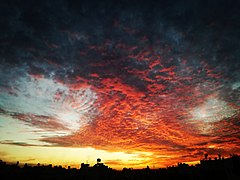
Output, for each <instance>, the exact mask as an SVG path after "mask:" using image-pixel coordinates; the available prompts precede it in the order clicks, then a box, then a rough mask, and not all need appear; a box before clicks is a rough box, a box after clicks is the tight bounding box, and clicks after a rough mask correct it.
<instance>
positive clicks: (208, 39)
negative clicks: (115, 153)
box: [0, 0, 240, 158]
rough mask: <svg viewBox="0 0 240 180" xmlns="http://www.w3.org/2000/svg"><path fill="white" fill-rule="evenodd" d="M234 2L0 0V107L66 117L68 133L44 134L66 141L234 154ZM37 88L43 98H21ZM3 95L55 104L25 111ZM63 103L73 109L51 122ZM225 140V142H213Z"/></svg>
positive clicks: (238, 102)
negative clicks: (212, 149)
mask: <svg viewBox="0 0 240 180" xmlns="http://www.w3.org/2000/svg"><path fill="white" fill-rule="evenodd" d="M239 5H240V4H239V2H237V1H233V0H232V1H224V0H219V1H200V0H199V1H190V0H188V1H173V0H170V1H156V2H155V1H104V2H100V1H91V2H90V1H63V0H60V1H24V3H23V2H22V1H17V0H15V1H11V2H5V3H4V2H2V3H1V5H0V9H1V21H0V26H1V29H0V54H1V56H0V62H1V65H0V67H1V69H0V75H1V77H0V87H1V96H0V97H1V99H2V102H4V103H5V104H4V103H1V104H0V105H1V106H0V108H1V112H2V113H3V114H4V113H5V114H9V113H10V114H11V116H12V117H14V118H16V119H19V120H23V121H26V120H25V119H26V118H28V119H30V120H29V122H28V123H30V125H33V126H36V125H37V126H39V127H41V128H45V129H46V128H48V129H50V130H51V129H52V130H53V129H54V127H58V129H60V130H64V128H66V127H62V125H61V123H63V124H64V123H65V124H64V125H67V128H68V129H70V132H71V133H72V134H71V133H70V135H69V133H67V134H64V135H66V136H63V137H61V138H52V137H51V138H46V139H44V141H47V142H51V143H59V144H62V145H66V146H71V144H78V145H82V146H89V145H91V146H94V147H97V148H100V149H108V150H112V149H114V148H116V149H118V148H120V149H133V150H142V151H152V152H154V153H156V154H157V153H158V150H160V149H161V151H162V152H163V153H165V154H167V153H169V152H170V154H171V153H179V154H180V155H179V156H180V157H181V156H182V157H183V158H184V157H185V156H184V155H185V153H187V154H189V153H191V154H192V157H197V156H198V155H199V153H202V152H203V151H205V150H206V148H207V145H208V144H214V145H216V146H217V145H218V144H219V149H218V151H222V152H228V151H234V152H239V139H238V137H239V130H238V129H239V106H240V99H239V97H240V96H239V95H240V71H239V69H240V60H239V57H240V50H239V47H240V39H239V34H240V21H239V17H240V14H239V7H240V6H239ZM31 78H32V79H31ZM34 79H36V81H37V82H36V81H35V80H34ZM21 82H22V83H21ZM41 83H43V84H44V86H43V87H42V86H41ZM24 84H25V86H24ZM39 84H40V85H39ZM23 86H24V87H23ZM30 86H31V88H32V91H30V90H29V89H30ZM46 86H49V87H55V89H54V88H52V89H51V90H49V89H48V88H47V87H46ZM25 88H26V89H28V90H27V91H26V92H28V94H27V93H25V94H24V93H22V92H23V91H25ZM82 88H85V89H82ZM39 89H40V90H39ZM35 90H39V91H42V92H41V93H44V92H46V94H47V95H46V96H47V98H46V97H45V96H44V95H43V94H42V96H39V97H41V98H40V99H35V100H34V99H31V100H29V99H28V97H33V96H35V95H36V94H35V93H33V91H35ZM76 91H77V92H76ZM11 93H12V94H14V93H15V96H16V97H20V96H21V97H24V98H22V99H21V98H20V99H19V98H17V99H16V100H17V101H20V100H21V101H25V100H26V99H28V100H29V101H30V102H31V103H32V105H36V103H35V101H39V104H38V105H39V106H41V105H43V104H44V103H46V102H47V106H46V107H48V108H53V104H54V103H55V107H54V108H53V109H54V110H51V111H50V110H47V108H46V109H44V108H45V107H44V108H43V109H42V110H39V111H38V110H36V109H34V108H33V109H31V111H27V110H25V109H24V108H23V107H26V108H27V107H28V106H27V105H26V103H24V102H21V103H19V104H18V105H16V106H14V107H8V106H7V105H6V104H7V103H9V104H10V105H11V102H10V101H13V100H14V98H13V97H12V96H11ZM31 93H32V94H31ZM63 94H64V97H63ZM81 97H84V98H81ZM33 101H34V102H33ZM61 103H64V104H66V106H64V108H67V109H68V111H67V113H69V114H71V115H69V116H66V117H64V118H63V121H61V122H59V121H58V120H57V119H61V117H60V115H61V116H63V114H61V113H60V111H61V108H63V107H62V106H61ZM28 108H30V107H28ZM38 108H40V107H38ZM40 109H41V108H40ZM59 113H60V114H59ZM29 114H30V115H29ZM79 114H81V115H79ZM76 118H77V120H76ZM42 119H44V120H45V122H46V119H48V121H49V123H50V122H51V123H50V125H49V127H47V124H46V123H45V124H44V123H43V120H42ZM49 119H51V120H49ZM68 119H70V120H71V122H73V123H71V122H70V123H69V122H67V120H68ZM79 119H84V124H83V125H84V129H81V127H82V126H81V125H79V124H78V123H79V122H78V120H79ZM86 124H87V125H86ZM79 128H80V129H81V130H79V131H78V129H79ZM76 131H78V132H77V133H76ZM103 132H104V133H103ZM109 137H112V140H110V139H109ZM184 139H189V142H184ZM226 142H227V143H226ZM224 143H225V146H226V148H228V149H221V148H220V145H221V144H224ZM176 151H177V152H176Z"/></svg>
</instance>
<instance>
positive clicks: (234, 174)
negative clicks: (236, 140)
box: [0, 154, 240, 180]
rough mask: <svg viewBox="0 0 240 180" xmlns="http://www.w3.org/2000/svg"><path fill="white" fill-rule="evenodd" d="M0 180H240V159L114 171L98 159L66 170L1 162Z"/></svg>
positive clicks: (231, 158)
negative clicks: (94, 162) (92, 164)
mask: <svg viewBox="0 0 240 180" xmlns="http://www.w3.org/2000/svg"><path fill="white" fill-rule="evenodd" d="M0 179H1V180H4V179H8V180H9V179H25V180H26V179H31V180H32V179H33V180H40V179H59V180H68V179H71V180H73V179H78V180H88V179H93V180H160V179H162V180H168V179H176V180H177V179H185V180H207V179H211V180H213V179H214V180H215V179H216V180H219V179H224V180H225V179H226V180H235V179H236V180H237V179H240V156H239V155H236V154H231V155H230V157H228V158H224V157H221V155H219V156H218V158H214V159H211V158H208V155H207V154H205V158H204V159H202V160H200V163H198V164H196V165H191V166H190V165H188V164H186V163H178V164H177V165H176V166H168V167H166V168H160V169H150V168H149V167H148V166H147V167H146V168H143V169H132V168H123V169H122V170H121V171H120V170H115V169H112V168H109V167H108V166H106V165H104V164H103V163H101V160H100V159H97V163H96V164H95V165H94V166H89V164H84V163H82V164H81V165H80V167H79V169H77V168H71V167H70V166H69V167H68V168H63V167H62V166H52V165H51V164H50V165H40V164H39V163H38V164H37V165H35V166H30V165H28V164H25V165H24V166H22V167H21V166H20V165H19V162H17V163H16V164H8V163H6V162H4V161H2V160H0Z"/></svg>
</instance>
